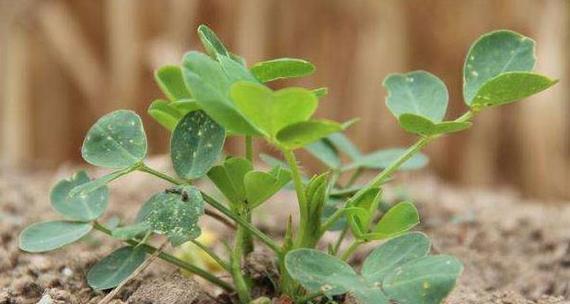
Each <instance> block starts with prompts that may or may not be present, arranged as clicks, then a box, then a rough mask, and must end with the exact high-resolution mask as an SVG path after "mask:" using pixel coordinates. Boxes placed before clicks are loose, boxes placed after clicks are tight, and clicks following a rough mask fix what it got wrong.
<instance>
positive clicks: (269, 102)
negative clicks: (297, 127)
mask: <svg viewBox="0 0 570 304" xmlns="http://www.w3.org/2000/svg"><path fill="white" fill-rule="evenodd" d="M230 96H231V98H232V100H233V101H234V103H235V104H236V106H237V108H238V109H239V110H240V111H241V113H243V114H244V115H245V116H246V117H247V118H248V120H249V121H251V122H252V123H253V124H254V125H255V126H256V127H257V128H258V129H260V130H262V131H263V132H264V133H265V135H266V136H269V137H272V138H274V137H275V136H276V135H277V132H279V131H280V130H281V129H283V128H284V127H287V126H289V125H292V124H294V123H298V122H301V121H306V120H308V119H309V118H310V117H311V116H312V115H313V113H314V112H315V110H316V108H317V103H318V101H317V98H316V97H315V95H314V94H313V93H312V92H311V91H309V90H307V89H303V88H286V89H282V90H279V91H275V92H273V91H272V90H271V89H269V88H268V87H266V86H264V85H261V84H257V83H253V82H246V81H240V82H236V83H235V84H234V85H232V88H231V92H230Z"/></svg>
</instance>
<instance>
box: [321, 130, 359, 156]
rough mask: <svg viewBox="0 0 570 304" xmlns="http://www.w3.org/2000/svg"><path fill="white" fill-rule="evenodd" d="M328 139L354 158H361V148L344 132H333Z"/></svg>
mask: <svg viewBox="0 0 570 304" xmlns="http://www.w3.org/2000/svg"><path fill="white" fill-rule="evenodd" d="M328 139H329V140H330V141H331V142H332V144H333V145H334V146H335V147H337V149H339V150H340V151H342V152H343V153H344V154H346V155H348V157H350V158H351V159H352V160H356V159H359V158H360V157H361V156H362V153H361V152H360V149H358V147H356V145H354V143H353V142H352V141H351V140H350V139H348V137H346V135H344V134H343V133H334V134H331V135H329V136H328Z"/></svg>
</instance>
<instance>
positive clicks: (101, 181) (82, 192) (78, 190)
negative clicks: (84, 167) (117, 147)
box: [69, 167, 134, 196]
mask: <svg viewBox="0 0 570 304" xmlns="http://www.w3.org/2000/svg"><path fill="white" fill-rule="evenodd" d="M133 170H134V167H129V168H125V169H121V170H117V171H113V172H111V173H109V174H106V175H103V176H101V177H99V178H96V179H94V180H91V181H88V182H85V183H83V184H81V185H78V186H76V187H74V188H72V189H71V190H70V191H69V195H70V196H86V195H90V193H91V192H93V191H97V190H98V189H99V188H102V187H105V186H106V185H107V184H108V183H110V182H112V181H114V180H116V179H118V178H120V177H122V176H124V175H127V174H129V173H131V172H132V171H133Z"/></svg>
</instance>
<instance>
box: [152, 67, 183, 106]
mask: <svg viewBox="0 0 570 304" xmlns="http://www.w3.org/2000/svg"><path fill="white" fill-rule="evenodd" d="M154 79H155V80H156V83H158V86H159V87H160V89H161V90H162V93H164V95H166V97H168V99H170V100H171V101H175V100H180V99H189V98H191V97H192V96H191V95H190V92H189V91H188V89H187V88H186V84H184V78H183V77H182V70H181V69H180V67H179V66H177V65H165V66H162V67H160V68H158V70H156V72H155V73H154Z"/></svg>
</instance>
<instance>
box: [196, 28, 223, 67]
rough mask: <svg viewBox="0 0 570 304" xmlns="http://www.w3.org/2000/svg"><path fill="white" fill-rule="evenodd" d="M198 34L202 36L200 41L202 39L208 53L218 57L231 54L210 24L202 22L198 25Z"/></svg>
mask: <svg viewBox="0 0 570 304" xmlns="http://www.w3.org/2000/svg"><path fill="white" fill-rule="evenodd" d="M198 36H199V37H200V41H202V45H203V46H204V49H205V50H206V53H208V55H210V56H211V57H212V58H214V59H216V58H217V56H218V55H223V56H227V57H229V56H230V53H229V52H228V50H227V49H226V47H225V46H224V44H223V43H222V41H221V40H220V38H218V36H217V35H216V33H214V31H212V30H211V29H210V28H209V27H208V26H206V25H204V24H201V25H200V26H198Z"/></svg>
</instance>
